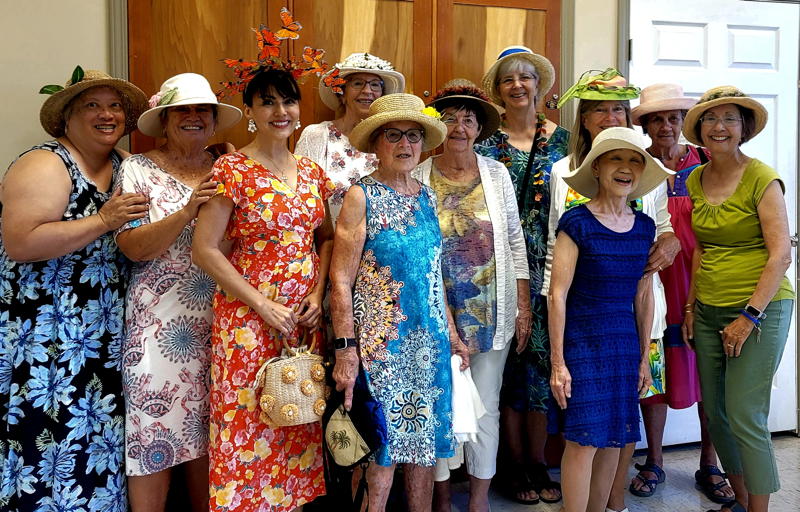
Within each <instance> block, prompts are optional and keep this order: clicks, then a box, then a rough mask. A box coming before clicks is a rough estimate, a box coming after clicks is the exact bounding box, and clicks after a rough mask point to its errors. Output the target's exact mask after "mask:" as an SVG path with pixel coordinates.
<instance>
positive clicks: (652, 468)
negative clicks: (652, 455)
mask: <svg viewBox="0 0 800 512" xmlns="http://www.w3.org/2000/svg"><path fill="white" fill-rule="evenodd" d="M634 467H636V469H638V470H639V473H637V474H636V476H635V477H633V478H635V479H637V480H639V481H640V482H642V484H643V485H646V486H647V490H646V491H645V490H643V489H637V488H636V487H634V486H633V484H631V485H629V486H628V490H629V491H631V494H633V495H634V496H639V497H640V498H649V497H650V496H652V495H653V493H654V492H656V488H657V487H658V484H661V483H664V480H666V479H667V475H665V474H664V470H663V469H661V467H659V466H658V464H654V463H652V462H645V463H644V464H634ZM644 471H647V472H649V473H653V474H654V475H656V478H655V479H649V478H645V477H644V475H642V472H644Z"/></svg>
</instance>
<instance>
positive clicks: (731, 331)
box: [721, 315, 755, 357]
mask: <svg viewBox="0 0 800 512" xmlns="http://www.w3.org/2000/svg"><path fill="white" fill-rule="evenodd" d="M754 327H755V324H753V322H751V321H750V319H748V318H746V317H745V316H744V315H739V316H737V317H736V320H734V321H733V322H731V323H729V324H728V325H726V326H725V328H724V329H723V330H722V336H721V338H722V351H723V352H725V355H726V356H728V357H739V355H740V354H741V353H742V347H743V346H744V342H745V341H747V337H748V336H750V333H751V332H753V328H754Z"/></svg>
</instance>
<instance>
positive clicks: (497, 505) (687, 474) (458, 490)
mask: <svg viewBox="0 0 800 512" xmlns="http://www.w3.org/2000/svg"><path fill="white" fill-rule="evenodd" d="M774 443H775V454H776V458H777V461H778V469H779V470H780V473H781V486H782V489H781V490H780V491H778V492H777V493H775V494H773V495H772V499H771V500H770V511H771V512H798V511H800V438H797V437H794V436H788V435H787V436H780V437H776V438H774ZM699 456H700V450H699V449H697V448H696V447H678V448H669V449H666V450H665V451H664V471H665V472H666V474H667V480H666V482H664V483H663V484H660V485H659V486H658V490H657V491H656V493H655V494H654V495H653V496H651V497H649V498H637V497H636V496H633V495H632V494H630V493H627V494H626V497H625V500H626V505H627V506H628V509H629V510H630V512H645V511H647V512H667V511H675V510H680V511H690V512H701V511H705V510H709V509H718V508H719V505H716V504H715V503H713V502H711V501H709V500H708V499H706V497H705V496H703V495H702V494H701V493H700V492H699V491H697V490H695V488H694V472H695V470H697V464H698V460H699ZM643 458H644V457H639V458H638V460H639V461H640V462H641V461H642V459H643ZM633 475H634V469H633V464H631V471H630V476H631V477H633ZM552 476H553V478H556V477H557V476H558V474H557V472H553V475H552ZM453 487H454V489H453V491H454V496H453V502H454V503H453V510H454V511H459V512H465V511H466V510H467V494H466V492H467V484H466V483H461V484H456V485H454V486H453ZM490 499H491V505H492V511H493V512H523V511H524V512H558V510H559V507H560V504H554V505H546V504H544V503H540V504H538V505H519V504H517V503H514V502H512V501H509V500H507V499H505V498H503V497H502V496H499V495H497V494H496V493H494V491H492V494H491V497H490Z"/></svg>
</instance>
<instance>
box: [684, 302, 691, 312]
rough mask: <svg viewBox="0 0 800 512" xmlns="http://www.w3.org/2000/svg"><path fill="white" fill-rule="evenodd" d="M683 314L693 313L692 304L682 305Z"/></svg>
mask: <svg viewBox="0 0 800 512" xmlns="http://www.w3.org/2000/svg"><path fill="white" fill-rule="evenodd" d="M683 312H684V313H694V303H693V302H689V303H688V304H684V305H683Z"/></svg>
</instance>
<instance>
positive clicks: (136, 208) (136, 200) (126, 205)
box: [97, 188, 148, 231]
mask: <svg viewBox="0 0 800 512" xmlns="http://www.w3.org/2000/svg"><path fill="white" fill-rule="evenodd" d="M147 208H148V206H147V198H146V197H145V196H144V195H143V194H136V193H133V192H126V193H124V194H123V193H122V189H121V188H118V189H116V190H115V191H114V193H113V194H111V199H109V200H108V201H106V203H105V204H104V205H103V206H102V207H101V208H100V210H99V211H98V212H97V215H98V216H99V217H100V220H101V221H103V224H104V225H105V226H106V227H107V228H108V231H114V230H115V229H117V228H118V227H120V226H122V225H123V224H125V223H126V222H130V221H132V220H136V219H141V218H142V217H144V216H145V214H147Z"/></svg>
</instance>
